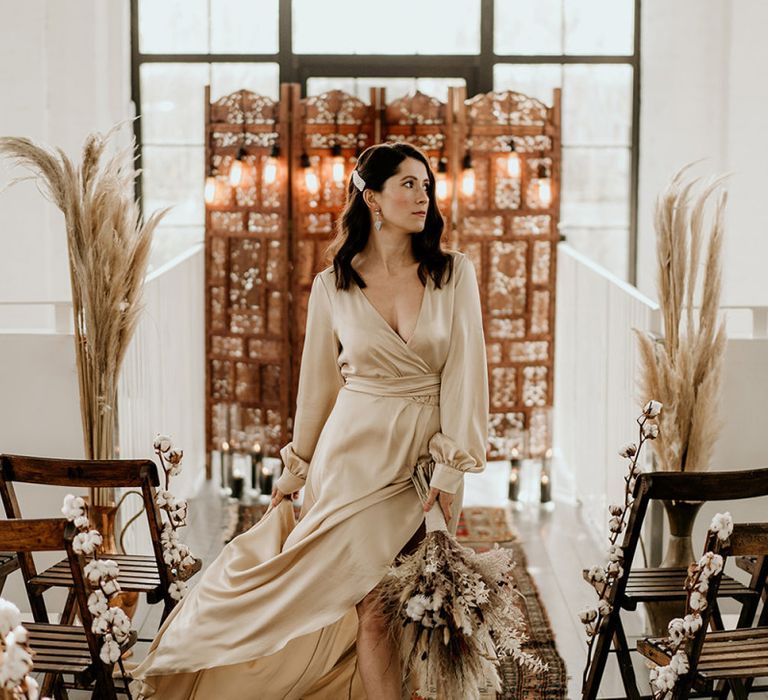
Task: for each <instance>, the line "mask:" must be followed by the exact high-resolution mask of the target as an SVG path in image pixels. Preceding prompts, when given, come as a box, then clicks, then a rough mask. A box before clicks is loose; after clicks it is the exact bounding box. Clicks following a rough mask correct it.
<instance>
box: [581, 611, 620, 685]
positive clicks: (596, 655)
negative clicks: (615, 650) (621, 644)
mask: <svg viewBox="0 0 768 700" xmlns="http://www.w3.org/2000/svg"><path fill="white" fill-rule="evenodd" d="M618 617H619V610H618V609H616V608H614V609H613V610H612V611H611V614H610V615H609V616H608V618H607V619H606V621H605V626H604V627H603V628H602V629H601V630H598V632H597V639H596V640H595V642H594V645H595V646H594V648H593V652H592V660H591V661H590V664H589V669H588V670H587V678H586V680H585V681H584V685H583V687H582V691H581V697H582V700H596V699H597V693H598V691H599V690H600V683H601V682H602V680H603V673H604V672H605V664H606V662H607V660H608V654H609V653H610V651H611V640H612V639H613V635H614V632H615V628H616V621H617V619H618Z"/></svg>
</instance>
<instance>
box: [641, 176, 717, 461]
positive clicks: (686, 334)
mask: <svg viewBox="0 0 768 700" xmlns="http://www.w3.org/2000/svg"><path fill="white" fill-rule="evenodd" d="M691 165H692V164H689V165H687V166H685V167H684V168H682V169H681V170H680V171H679V172H678V173H677V174H676V175H675V176H674V177H673V178H672V181H671V182H670V184H669V186H668V187H667V189H666V190H665V191H664V192H663V193H662V194H661V195H660V197H659V199H658V200H657V203H656V217H655V228H656V241H657V249H656V256H657V261H658V277H657V288H658V294H659V304H660V306H661V312H662V316H663V323H664V339H663V341H661V342H656V341H655V340H654V338H653V337H652V336H651V335H649V334H648V333H645V332H640V331H636V332H637V336H638V340H639V344H640V358H641V360H640V361H641V378H640V389H641V391H642V394H643V397H642V401H643V403H645V402H646V401H647V400H649V399H651V398H653V399H656V400H658V401H660V402H661V403H662V404H664V413H663V415H662V417H661V425H660V426H659V428H660V430H659V436H658V438H657V440H656V443H655V448H656V454H657V456H658V458H659V463H660V468H661V469H662V470H664V471H681V472H682V471H703V470H706V469H707V468H708V467H709V462H710V459H711V457H712V451H713V449H714V445H715V441H716V439H717V433H718V425H719V419H718V403H719V394H720V380H721V373H722V366H723V355H724V351H725V341H726V336H725V324H724V322H723V321H720V322H718V310H719V306H720V292H721V288H722V262H721V259H722V248H723V216H724V212H725V205H726V201H727V193H726V192H725V190H722V189H720V185H721V183H722V182H723V180H724V179H725V176H720V177H717V178H714V179H713V180H712V181H711V182H710V183H709V184H708V185H706V186H705V187H704V188H703V190H702V191H701V192H700V194H698V195H697V196H693V194H692V190H693V187H694V185H695V184H696V182H697V180H689V179H687V178H686V177H685V173H686V172H687V171H688V169H689V168H690V167H691ZM715 195H716V201H715V208H714V213H713V216H712V217H711V221H710V223H709V226H708V227H707V229H706V230H705V223H704V222H705V212H706V209H707V205H708V203H709V201H710V200H711V199H712V198H713V197H714V196H715ZM705 240H706V244H707V247H706V256H705V258H704V260H703V262H704V271H703V276H702V280H701V306H700V307H699V308H698V313H697V309H696V307H695V306H694V298H695V295H696V294H697V293H698V289H697V284H698V273H699V265H700V262H701V261H702V252H703V245H704V243H705Z"/></svg>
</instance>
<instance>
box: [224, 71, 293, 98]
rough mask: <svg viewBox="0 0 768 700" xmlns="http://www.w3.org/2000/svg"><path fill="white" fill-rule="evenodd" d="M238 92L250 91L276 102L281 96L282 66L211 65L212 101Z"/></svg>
mask: <svg viewBox="0 0 768 700" xmlns="http://www.w3.org/2000/svg"><path fill="white" fill-rule="evenodd" d="M237 90H250V91H251V92H255V93H257V94H259V95H264V96H265V97H271V98H272V99H273V100H276V99H277V98H278V97H279V96H280V66H279V65H278V64H277V63H213V64H211V100H218V99H219V98H220V97H223V96H224V95H229V94H230V93H232V92H236V91H237Z"/></svg>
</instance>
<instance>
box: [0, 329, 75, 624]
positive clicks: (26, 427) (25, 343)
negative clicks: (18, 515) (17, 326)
mask: <svg viewBox="0 0 768 700" xmlns="http://www.w3.org/2000/svg"><path fill="white" fill-rule="evenodd" d="M0 396H1V397H2V401H0V451H2V452H5V453H7V454H23V455H35V456H41V457H73V458H79V457H82V456H83V431H82V428H81V425H80V405H79V399H78V389H77V370H76V368H75V344H74V341H73V338H72V336H71V335H69V334H63V333H62V334H50V333H49V334H43V333H37V334H29V335H27V334H21V333H0ZM68 492H72V489H66V488H59V487H54V486H36V485H28V484H20V485H17V486H16V494H17V496H18V499H19V507H20V508H21V512H22V513H23V514H24V516H25V517H30V518H49V517H51V516H52V515H55V514H56V513H58V512H59V509H60V508H61V503H62V501H63V499H64V496H65V495H66V494H67V493H68ZM62 556H63V555H62V554H61V553H59V554H44V553H42V554H36V555H35V561H36V564H37V567H38V570H42V567H44V566H50V565H51V564H52V563H54V561H55V560H58V559H61V557H62ZM3 596H4V597H5V598H8V599H9V600H13V601H14V602H15V603H16V604H17V605H19V607H20V608H21V609H22V611H24V610H29V604H28V602H27V596H26V593H25V592H24V588H23V584H22V581H21V575H20V574H19V572H18V571H17V572H15V573H14V574H12V575H11V577H10V578H9V579H8V581H7V583H6V586H5V588H4V589H3ZM46 599H47V600H48V602H49V606H48V609H49V611H60V610H61V609H62V607H63V605H64V597H63V594H62V593H61V592H60V591H53V592H51V593H50V594H46Z"/></svg>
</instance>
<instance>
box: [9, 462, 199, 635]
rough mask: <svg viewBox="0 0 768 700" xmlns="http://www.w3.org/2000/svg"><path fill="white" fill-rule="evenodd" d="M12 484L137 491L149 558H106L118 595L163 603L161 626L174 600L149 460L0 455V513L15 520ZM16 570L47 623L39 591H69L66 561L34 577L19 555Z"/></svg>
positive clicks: (69, 609)
mask: <svg viewBox="0 0 768 700" xmlns="http://www.w3.org/2000/svg"><path fill="white" fill-rule="evenodd" d="M15 482H18V483H28V484H46V485H53V486H68V487H71V488H83V487H105V488H135V489H140V490H141V494H142V497H143V500H144V511H145V513H146V516H147V524H148V526H149V534H150V537H151V538H152V554H150V555H144V554H117V553H109V555H108V556H109V558H110V559H113V560H114V561H115V562H116V563H117V565H118V566H119V568H120V575H119V577H118V579H117V580H118V583H119V584H120V587H121V588H122V590H123V591H126V592H138V593H146V597H147V602H148V603H150V604H155V603H160V602H162V603H163V614H162V618H161V623H162V621H163V620H165V618H166V617H167V615H168V613H169V612H170V611H171V610H172V609H173V607H174V606H175V604H176V601H175V600H174V599H173V598H172V597H171V595H170V593H169V590H168V588H169V586H170V584H171V581H172V577H171V572H170V569H169V567H168V566H167V565H166V563H165V561H164V560H163V548H162V544H161V541H160V531H161V523H162V521H161V518H160V510H159V508H158V506H157V503H156V502H155V488H156V487H157V486H158V485H159V483H160V482H159V479H158V474H157V467H156V466H155V464H154V462H152V461H149V460H125V459H121V460H93V461H89V460H65V459H49V458H43V457H23V456H19V455H0V497H2V500H3V506H4V507H5V514H6V516H7V517H8V518H9V519H10V518H21V517H22V514H21V510H20V508H19V504H18V501H17V499H16V493H15V490H14V487H13V484H14V483H15ZM19 565H20V567H21V570H22V574H23V576H24V581H25V584H26V586H27V594H28V596H29V600H30V605H31V606H32V614H33V615H34V617H35V621H37V622H47V621H48V617H47V613H46V611H45V604H44V603H43V591H45V590H47V589H48V588H51V587H53V586H63V587H67V588H70V589H71V588H72V585H73V583H72V575H71V573H70V568H69V564H68V562H67V561H66V560H63V561H60V562H58V563H57V564H55V565H54V566H52V567H50V568H49V569H46V570H45V571H43V572H42V573H40V574H38V573H37V571H36V569H35V564H34V562H33V561H32V557H30V556H24V555H19ZM201 565H202V562H200V561H199V560H198V561H197V563H196V565H195V567H193V569H192V571H193V572H196V571H199V569H200V568H201ZM74 602H75V597H74V595H73V594H72V592H70V594H69V596H68V598H67V603H66V605H65V608H64V612H63V613H62V616H63V617H62V620H63V621H65V622H70V621H71V620H72V619H73V617H74V607H73V606H74Z"/></svg>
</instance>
